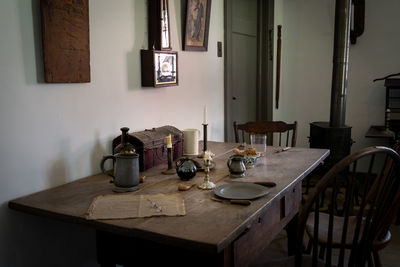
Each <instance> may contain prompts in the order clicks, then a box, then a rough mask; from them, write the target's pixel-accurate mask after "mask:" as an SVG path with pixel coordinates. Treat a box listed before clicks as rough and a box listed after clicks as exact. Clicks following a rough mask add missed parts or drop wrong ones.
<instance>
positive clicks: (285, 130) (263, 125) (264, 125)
mask: <svg viewBox="0 0 400 267" xmlns="http://www.w3.org/2000/svg"><path fill="white" fill-rule="evenodd" d="M233 129H234V131H235V142H236V143H239V131H241V136H242V141H241V142H243V143H245V142H246V135H245V133H248V134H250V133H262V134H268V133H271V136H273V134H274V133H278V134H279V142H278V145H279V146H282V135H283V134H286V143H285V144H284V145H285V146H292V147H295V146H296V137H297V121H295V122H294V123H292V124H288V123H285V122H283V121H252V122H247V123H244V124H237V123H236V121H234V122H233ZM290 133H291V138H290V140H291V142H290V143H289V136H290ZM272 138H273V137H272ZM271 142H272V140H271Z"/></svg>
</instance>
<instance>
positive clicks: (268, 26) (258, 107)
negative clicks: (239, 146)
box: [225, 0, 274, 142]
mask: <svg viewBox="0 0 400 267" xmlns="http://www.w3.org/2000/svg"><path fill="white" fill-rule="evenodd" d="M273 10H274V6H273V1H272V0H268V1H265V0H264V1H263V0H225V141H227V142H232V141H234V132H233V126H232V123H233V121H237V122H238V123H245V122H247V121H255V120H272V85H273V80H272V74H273V72H272V70H273V69H272V68H273V23H274V20H273Z"/></svg>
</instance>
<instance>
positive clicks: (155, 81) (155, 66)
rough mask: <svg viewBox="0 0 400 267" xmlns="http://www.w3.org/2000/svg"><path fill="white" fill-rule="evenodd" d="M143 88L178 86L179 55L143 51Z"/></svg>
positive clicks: (168, 52) (170, 52)
mask: <svg viewBox="0 0 400 267" xmlns="http://www.w3.org/2000/svg"><path fill="white" fill-rule="evenodd" d="M141 63H142V86H152V87H161V86H175V85H178V53H177V52H174V51H160V50H141Z"/></svg>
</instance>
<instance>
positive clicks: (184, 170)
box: [176, 158, 197, 180]
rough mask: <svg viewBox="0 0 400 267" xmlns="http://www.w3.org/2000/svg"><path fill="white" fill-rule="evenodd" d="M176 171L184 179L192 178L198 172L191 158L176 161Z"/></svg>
mask: <svg viewBox="0 0 400 267" xmlns="http://www.w3.org/2000/svg"><path fill="white" fill-rule="evenodd" d="M176 173H177V174H178V176H179V178H181V179H182V180H189V179H192V178H193V177H194V176H196V173H197V167H196V164H195V162H194V161H193V160H191V159H189V158H180V159H179V160H177V161H176Z"/></svg>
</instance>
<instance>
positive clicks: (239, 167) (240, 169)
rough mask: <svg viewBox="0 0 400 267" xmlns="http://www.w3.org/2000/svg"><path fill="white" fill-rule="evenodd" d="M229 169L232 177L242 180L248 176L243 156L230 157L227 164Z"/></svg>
mask: <svg viewBox="0 0 400 267" xmlns="http://www.w3.org/2000/svg"><path fill="white" fill-rule="evenodd" d="M226 164H227V165H228V168H229V173H230V175H229V176H230V177H232V178H240V177H244V176H245V175H246V174H245V173H246V166H245V165H244V156H243V155H232V156H230V157H229V159H228V162H227V163H226Z"/></svg>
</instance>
